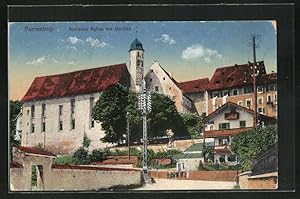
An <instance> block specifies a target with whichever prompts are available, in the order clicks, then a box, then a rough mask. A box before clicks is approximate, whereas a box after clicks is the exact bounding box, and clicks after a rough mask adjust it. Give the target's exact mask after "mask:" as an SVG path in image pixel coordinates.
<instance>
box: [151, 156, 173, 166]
mask: <svg viewBox="0 0 300 199" xmlns="http://www.w3.org/2000/svg"><path fill="white" fill-rule="evenodd" d="M154 162H155V163H156V164H159V165H170V164H171V163H172V160H171V159H169V158H161V159H154Z"/></svg>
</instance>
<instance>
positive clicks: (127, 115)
mask: <svg viewBox="0 0 300 199" xmlns="http://www.w3.org/2000/svg"><path fill="white" fill-rule="evenodd" d="M126 119H127V145H128V160H130V143H129V140H130V139H129V113H128V112H126Z"/></svg>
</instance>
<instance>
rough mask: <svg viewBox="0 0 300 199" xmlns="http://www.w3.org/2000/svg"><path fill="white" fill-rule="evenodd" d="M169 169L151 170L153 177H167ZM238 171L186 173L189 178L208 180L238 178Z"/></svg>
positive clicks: (233, 179) (231, 179) (232, 179)
mask: <svg viewBox="0 0 300 199" xmlns="http://www.w3.org/2000/svg"><path fill="white" fill-rule="evenodd" d="M168 172H169V171H149V174H150V176H151V177H153V178H154V179H155V178H167V174H168ZM236 176H237V171H234V170H226V171H225V170H224V171H189V174H188V175H186V178H184V179H187V180H207V181H232V182H234V181H235V180H236Z"/></svg>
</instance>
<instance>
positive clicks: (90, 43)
mask: <svg viewBox="0 0 300 199" xmlns="http://www.w3.org/2000/svg"><path fill="white" fill-rule="evenodd" d="M62 41H63V40H62ZM66 41H67V42H68V43H69V44H71V46H69V45H67V46H66V48H67V49H72V50H77V48H76V45H81V46H86V47H92V48H104V47H106V46H109V44H108V43H106V42H104V41H100V40H99V39H97V38H92V37H88V38H86V39H85V40H82V39H80V38H78V37H76V36H74V37H72V36H71V37H68V39H67V40H66Z"/></svg>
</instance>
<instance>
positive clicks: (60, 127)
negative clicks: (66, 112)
mask: <svg viewBox="0 0 300 199" xmlns="http://www.w3.org/2000/svg"><path fill="white" fill-rule="evenodd" d="M58 129H59V130H60V131H62V130H63V121H59V127H58Z"/></svg>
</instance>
